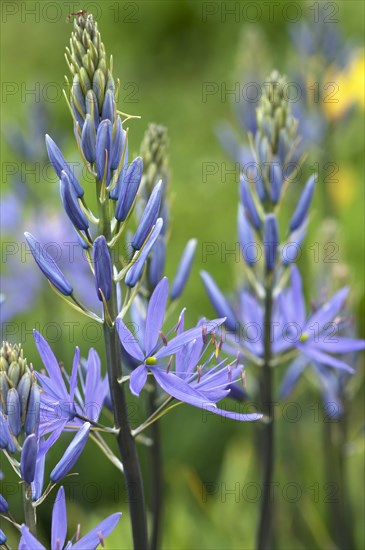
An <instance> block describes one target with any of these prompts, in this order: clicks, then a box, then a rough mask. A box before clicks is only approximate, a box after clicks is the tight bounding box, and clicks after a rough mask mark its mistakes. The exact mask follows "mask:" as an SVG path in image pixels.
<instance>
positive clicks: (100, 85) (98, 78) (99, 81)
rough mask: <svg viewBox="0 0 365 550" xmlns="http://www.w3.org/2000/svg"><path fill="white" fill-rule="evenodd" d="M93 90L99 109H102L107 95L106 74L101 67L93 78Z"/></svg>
mask: <svg viewBox="0 0 365 550" xmlns="http://www.w3.org/2000/svg"><path fill="white" fill-rule="evenodd" d="M93 90H94V92H95V95H96V99H97V100H98V107H99V111H100V112H101V111H102V107H103V101H104V95H105V76H104V74H103V72H102V71H101V70H100V69H97V70H96V71H95V74H94V78H93Z"/></svg>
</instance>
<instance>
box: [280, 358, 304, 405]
mask: <svg viewBox="0 0 365 550" xmlns="http://www.w3.org/2000/svg"><path fill="white" fill-rule="evenodd" d="M307 363H308V359H307V358H306V357H305V356H303V355H299V356H298V357H296V359H295V360H294V361H293V362H292V363H291V365H290V366H289V367H288V368H287V370H286V373H285V375H284V378H283V379H282V381H281V385H280V390H279V397H280V399H286V397H287V396H288V395H289V394H290V392H291V391H292V389H293V388H294V386H295V384H296V383H297V381H298V379H299V376H300V375H301V374H302V372H303V370H304V368H305V366H306V365H307Z"/></svg>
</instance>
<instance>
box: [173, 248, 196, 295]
mask: <svg viewBox="0 0 365 550" xmlns="http://www.w3.org/2000/svg"><path fill="white" fill-rule="evenodd" d="M197 244H198V241H197V240H196V239H190V241H189V242H188V243H187V245H186V247H185V250H184V252H183V253H182V256H181V259H180V263H179V267H178V268H177V271H176V275H175V279H174V280H173V283H172V286H171V291H170V296H171V299H172V300H176V299H177V298H178V297H179V296H181V294H182V293H183V290H184V288H185V285H186V283H187V281H188V279H189V275H190V272H191V268H192V265H193V261H194V255H195V250H196V246H197Z"/></svg>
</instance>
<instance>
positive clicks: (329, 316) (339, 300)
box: [307, 287, 349, 331]
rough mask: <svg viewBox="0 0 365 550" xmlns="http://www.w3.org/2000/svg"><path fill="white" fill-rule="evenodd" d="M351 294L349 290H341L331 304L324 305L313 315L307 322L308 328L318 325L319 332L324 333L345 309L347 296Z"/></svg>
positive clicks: (345, 288) (333, 297)
mask: <svg viewBox="0 0 365 550" xmlns="http://www.w3.org/2000/svg"><path fill="white" fill-rule="evenodd" d="M348 293H349V288H347V287H344V288H341V290H339V291H338V292H336V294H335V295H334V296H332V298H331V299H330V301H329V302H327V303H326V304H324V305H323V306H322V307H321V308H319V309H318V310H317V311H315V312H314V313H313V315H311V316H310V318H309V319H308V321H307V326H309V327H310V326H311V325H314V324H315V323H318V325H319V330H320V331H322V330H323V329H324V327H325V326H326V325H327V324H328V323H330V322H331V321H332V320H333V319H334V318H335V317H336V315H337V314H338V313H339V312H340V310H341V309H342V308H343V306H344V303H345V300H346V298H347V295H348Z"/></svg>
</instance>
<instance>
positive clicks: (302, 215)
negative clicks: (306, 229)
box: [289, 174, 317, 231]
mask: <svg viewBox="0 0 365 550" xmlns="http://www.w3.org/2000/svg"><path fill="white" fill-rule="evenodd" d="M316 177H317V176H316V174H313V175H312V176H311V177H310V178H309V180H308V181H307V183H306V185H305V187H304V189H303V192H302V194H301V196H300V199H299V202H298V204H297V207H296V209H295V211H294V214H293V216H292V218H291V220H290V224H289V228H290V231H295V230H296V229H298V227H300V226H301V225H302V223H303V222H304V220H305V219H306V217H307V214H308V210H309V207H310V205H311V202H312V198H313V194H314V188H315V185H316Z"/></svg>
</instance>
